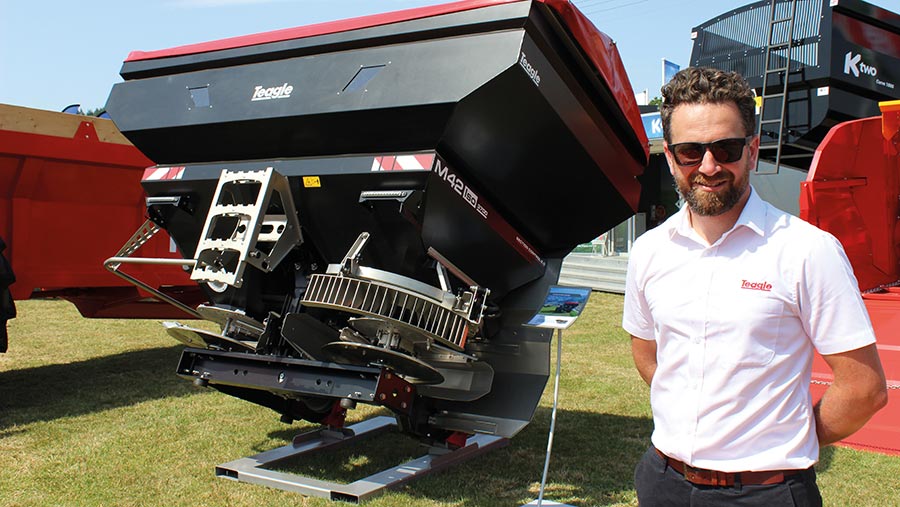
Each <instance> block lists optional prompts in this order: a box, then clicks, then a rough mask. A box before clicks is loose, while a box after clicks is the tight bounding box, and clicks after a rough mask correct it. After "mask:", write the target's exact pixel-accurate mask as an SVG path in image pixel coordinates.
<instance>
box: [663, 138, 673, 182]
mask: <svg viewBox="0 0 900 507" xmlns="http://www.w3.org/2000/svg"><path fill="white" fill-rule="evenodd" d="M663 153H665V154H666V162H668V163H669V174H671V175H672V176H673V177H674V176H675V159H674V158H672V152H671V151H669V143H668V142H667V141H665V140H663Z"/></svg>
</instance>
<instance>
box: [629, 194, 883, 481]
mask: <svg viewBox="0 0 900 507" xmlns="http://www.w3.org/2000/svg"><path fill="white" fill-rule="evenodd" d="M622 327H624V328H625V330H626V331H628V332H629V333H631V334H632V335H634V336H635V337H637V338H641V339H645V340H656V345H657V353H656V358H657V362H658V366H657V369H656V373H655V374H654V377H653V381H652V384H651V386H650V404H651V407H652V410H653V422H654V430H653V435H652V441H653V445H654V446H656V448H657V449H659V450H660V451H662V452H663V453H665V454H667V455H668V456H671V457H673V458H677V459H680V460H682V461H684V462H685V463H688V464H690V465H692V466H694V467H698V468H707V469H711V470H718V471H720V472H740V471H759V470H778V469H802V468H808V467H810V466H812V465H813V464H814V463H815V462H816V461H817V460H818V455H819V445H818V440H817V438H816V432H815V424H814V420H813V411H812V408H813V407H812V400H811V395H810V390H809V383H810V376H811V371H812V356H813V348H815V349H816V350H818V351H819V353H820V354H835V353H839V352H846V351H849V350H854V349H857V348H860V347H863V346H866V345H869V344H871V343H874V342H875V334H874V332H873V331H872V325H871V323H870V322H869V316H868V313H866V309H865V306H864V305H863V302H862V298H861V296H860V293H859V286H858V284H857V282H856V278H855V277H854V276H853V271H852V268H851V267H850V262H849V261H848V260H847V257H846V255H845V254H844V250H843V248H842V247H841V245H840V243H839V242H838V241H837V239H835V238H834V236H832V235H830V234H828V233H826V232H824V231H822V230H820V229H818V228H816V227H814V226H812V225H810V224H808V223H806V222H804V221H802V220H800V219H799V218H797V217H794V216H791V215H789V214H787V213H785V212H783V211H781V210H779V209H777V208H775V207H773V206H772V205H770V204H768V203H766V202H764V201H763V200H762V199H760V198H759V197H758V196H757V194H756V191H755V190H752V188H751V195H750V198H749V200H748V201H747V204H746V206H745V207H744V209H743V211H742V213H741V216H740V217H739V218H738V221H737V223H736V224H735V226H734V227H733V228H732V229H730V230H729V231H728V232H726V233H725V234H723V235H722V237H721V238H719V240H718V241H716V242H715V243H714V244H712V245H707V243H706V242H705V241H703V240H702V239H701V238H700V236H699V235H698V234H697V233H696V232H695V231H694V230H693V229H692V228H691V225H690V219H689V216H688V213H687V210H686V208H684V209H682V210H680V211H679V212H678V213H676V214H675V215H673V216H672V217H671V218H670V219H669V220H667V221H666V222H664V223H663V224H661V225H660V226H658V227H657V228H655V229H652V230H650V231H648V232H647V233H645V234H644V235H642V236H641V237H640V238H638V240H637V241H636V242H635V244H634V248H633V249H632V252H631V254H630V260H629V264H628V275H627V278H626V288H625V311H624V316H623V319H622Z"/></svg>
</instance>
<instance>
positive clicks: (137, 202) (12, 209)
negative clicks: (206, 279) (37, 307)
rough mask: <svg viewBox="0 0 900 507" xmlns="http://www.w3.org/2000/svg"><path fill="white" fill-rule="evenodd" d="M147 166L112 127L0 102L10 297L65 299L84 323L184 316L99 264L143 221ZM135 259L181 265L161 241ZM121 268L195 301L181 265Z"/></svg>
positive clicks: (0, 190)
mask: <svg viewBox="0 0 900 507" xmlns="http://www.w3.org/2000/svg"><path fill="white" fill-rule="evenodd" d="M150 165H153V162H152V161H150V160H149V159H147V158H146V157H145V156H144V155H143V154H142V153H141V152H140V151H138V150H137V148H135V147H134V146H133V145H131V143H129V142H128V141H127V140H126V139H125V138H124V137H123V136H122V135H121V134H120V133H119V131H118V130H117V129H116V127H115V126H114V125H113V123H112V121H110V120H107V119H101V118H94V117H87V116H80V115H72V114H64V113H56V112H51V111H41V110H36V109H28V108H23V107H16V106H9V105H0V237H2V238H3V239H4V240H5V241H6V243H7V245H8V249H7V250H6V252H4V254H5V256H6V257H7V259H8V260H9V262H10V264H11V265H12V269H13V272H14V273H15V275H16V278H17V281H16V283H14V284H13V285H12V286H11V287H10V289H11V291H12V295H13V298H14V299H28V298H31V297H55V296H59V297H63V298H65V299H68V300H70V301H72V302H73V303H75V305H76V306H77V307H78V309H79V311H80V312H81V313H82V315H84V316H86V317H146V318H152V317H173V316H177V317H184V314H183V313H181V312H179V311H178V310H177V309H175V308H174V307H172V306H170V305H167V304H160V303H155V302H151V300H150V299H148V298H147V297H145V296H146V295H143V294H140V293H139V292H138V290H137V289H135V288H134V287H133V286H132V285H130V284H128V283H127V282H125V281H124V280H122V279H120V278H118V277H116V276H114V275H112V274H111V273H109V272H108V271H106V269H104V267H103V261H104V260H105V259H107V258H108V257H110V256H112V255H114V254H115V253H116V252H117V251H118V250H119V248H120V247H121V246H122V243H123V242H124V240H126V239H127V238H128V237H129V236H130V235H131V234H132V233H133V232H134V231H135V230H137V229H138V227H139V226H140V225H141V224H142V223H143V222H144V220H145V213H146V207H145V205H144V193H143V190H142V188H141V185H140V181H141V176H142V174H143V171H144V169H145V168H146V167H148V166H150ZM140 253H141V254H142V255H144V256H153V257H176V258H180V255H179V254H178V253H177V252H175V251H174V248H170V241H169V238H168V237H167V236H166V235H165V234H160V235H159V236H157V237H154V238H153V239H151V240H150V242H148V243H147V244H146V245H144V246H143V248H142V249H141V251H140ZM127 271H128V272H129V273H131V274H134V275H136V276H137V277H139V278H141V279H142V280H144V281H146V282H147V283H148V284H149V285H151V286H154V287H163V288H167V290H169V291H170V292H172V291H174V292H182V290H181V289H175V287H179V286H185V289H187V288H188V287H191V288H190V294H185V296H189V297H191V298H193V299H197V298H198V297H199V293H198V291H197V290H196V289H193V288H192V287H195V286H196V284H193V283H191V282H190V280H189V279H188V276H187V275H186V274H185V273H184V272H183V271H181V270H180V269H178V268H177V267H170V268H167V269H159V268H158V267H157V268H153V267H150V266H134V267H132V266H129V267H128V268H127ZM200 300H201V301H202V298H201V299H200Z"/></svg>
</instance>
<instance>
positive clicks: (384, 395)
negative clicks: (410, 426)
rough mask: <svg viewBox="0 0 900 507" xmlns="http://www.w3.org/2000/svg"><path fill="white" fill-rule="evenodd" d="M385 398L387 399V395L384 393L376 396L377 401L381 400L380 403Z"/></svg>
mask: <svg viewBox="0 0 900 507" xmlns="http://www.w3.org/2000/svg"><path fill="white" fill-rule="evenodd" d="M386 398H387V395H386V394H384V393H381V394H379V395H378V399H379V400H381V401H384V400H385V399H386Z"/></svg>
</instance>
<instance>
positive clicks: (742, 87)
mask: <svg viewBox="0 0 900 507" xmlns="http://www.w3.org/2000/svg"><path fill="white" fill-rule="evenodd" d="M754 97H755V95H754V93H753V89H752V88H750V85H749V84H747V81H745V80H744V78H743V77H742V76H741V75H740V74H738V73H737V72H725V71H723V70H719V69H713V68H710V67H688V68H686V69H683V70H681V71H679V72H678V73H677V74H675V77H673V78H672V80H671V81H669V82H668V83H666V85H665V86H663V87H662V98H663V101H662V105H660V106H659V113H660V116H661V117H662V125H663V137H664V138H665V140H666V142H672V130H671V124H672V112H673V111H675V108H676V107H678V106H679V105H681V104H722V103H726V102H734V104H735V105H736V106H737V108H738V110H739V111H740V112H741V120H742V122H743V123H744V130H745V131H746V132H745V133H744V135H748V136H749V135H752V134H754V133H755V132H756V100H755V98H754Z"/></svg>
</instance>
